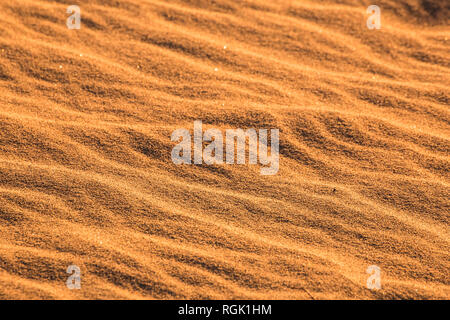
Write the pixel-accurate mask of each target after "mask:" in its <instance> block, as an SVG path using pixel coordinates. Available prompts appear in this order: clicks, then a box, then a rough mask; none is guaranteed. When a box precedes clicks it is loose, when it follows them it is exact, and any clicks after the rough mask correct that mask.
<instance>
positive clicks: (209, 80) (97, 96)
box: [0, 0, 450, 299]
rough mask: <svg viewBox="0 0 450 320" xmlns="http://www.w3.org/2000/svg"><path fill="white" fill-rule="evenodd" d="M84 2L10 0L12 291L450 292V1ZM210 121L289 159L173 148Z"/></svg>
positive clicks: (8, 286)
mask: <svg viewBox="0 0 450 320" xmlns="http://www.w3.org/2000/svg"><path fill="white" fill-rule="evenodd" d="M73 2H74V3H72V2H70V3H69V2H68V1H60V0H58V1H57V0H17V1H1V2H0V21H1V23H0V90H1V95H0V141H1V144H0V298H3V299H71V298H73V299H94V298H95V299H107V298H118V299H143V298H145V299H148V298H150V299H448V298H450V276H449V270H450V259H449V248H450V229H449V222H450V217H449V212H450V201H449V198H450V179H449V177H450V175H449V164H450V161H449V160H450V158H449V155H450V108H449V105H450V102H449V101H450V100H449V99H450V76H449V75H450V54H449V52H450V20H449V18H450V5H449V3H448V1H444V0H409V1H407V0H378V1H377V2H376V3H372V1H365V0H340V1H331V0H330V1H328V0H320V1H317V0H314V1H313V0H305V1H300V0H297V1H287V0H273V1H264V0H241V1H232V0H215V1H212V0H167V1H163V0H121V1H115V0H90V1H73ZM70 4H77V5H79V6H80V7H81V10H82V12H81V14H82V18H81V29H80V30H69V29H68V28H67V26H66V19H67V17H68V16H69V15H68V14H67V13H66V9H67V6H69V5H70ZM371 4H376V5H378V6H379V7H380V8H381V10H382V12H381V14H382V16H381V17H382V28H381V29H380V30H369V29H368V28H367V26H366V20H367V17H368V15H367V14H366V8H367V7H368V6H369V5H371ZM195 120H201V121H202V123H203V126H204V128H205V129H209V128H218V129H220V130H225V129H228V128H243V129H246V128H278V129H279V130H280V168H279V172H278V174H276V175H273V176H263V175H261V174H260V171H259V169H260V166H259V165H226V164H224V165H206V164H203V165H175V164H174V163H173V162H172V160H171V150H172V148H173V147H174V145H175V143H174V142H172V141H171V133H172V132H173V131H174V130H176V129H178V128H188V129H191V130H192V128H193V123H194V121H195ZM69 265H77V266H79V267H80V269H81V273H82V274H81V279H82V288H81V290H69V289H68V288H67V287H66V280H67V278H68V276H69V275H68V274H67V273H66V269H67V267H68V266H69ZM370 265H376V266H379V267H380V269H381V283H382V288H381V290H370V289H368V288H367V286H366V281H367V278H368V277H369V275H368V274H367V273H366V269H367V267H368V266H370Z"/></svg>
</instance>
